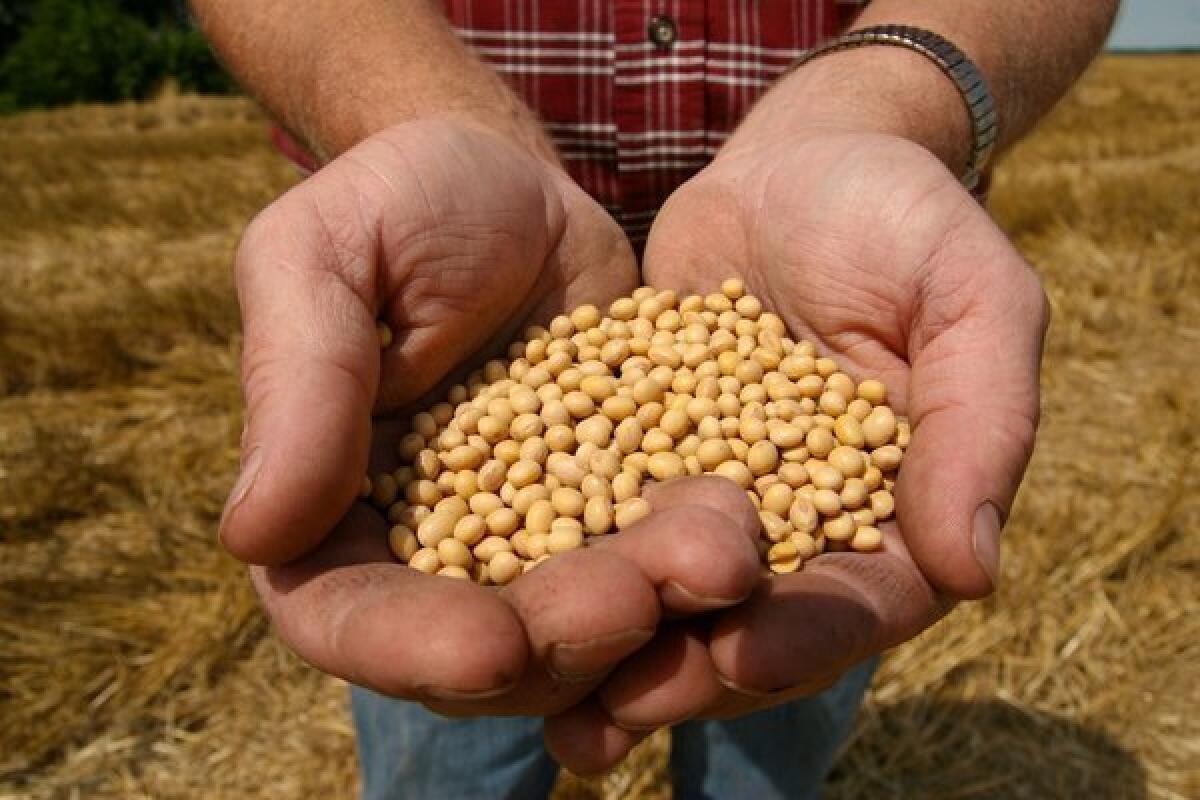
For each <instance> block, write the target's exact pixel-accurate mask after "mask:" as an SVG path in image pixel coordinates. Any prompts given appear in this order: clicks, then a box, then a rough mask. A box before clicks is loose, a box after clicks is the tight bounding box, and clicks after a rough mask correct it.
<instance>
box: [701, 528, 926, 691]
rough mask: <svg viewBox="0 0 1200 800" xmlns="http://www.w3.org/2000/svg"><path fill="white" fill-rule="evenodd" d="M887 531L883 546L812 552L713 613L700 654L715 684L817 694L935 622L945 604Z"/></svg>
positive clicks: (902, 547)
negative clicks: (793, 569)
mask: <svg viewBox="0 0 1200 800" xmlns="http://www.w3.org/2000/svg"><path fill="white" fill-rule="evenodd" d="M887 527H888V531H887V534H886V538H885V545H884V550H883V551H881V552H877V553H863V554H859V553H849V552H844V553H827V554H825V555H821V556H818V557H817V558H815V559H813V560H812V561H809V562H807V563H806V564H805V565H804V569H803V570H801V571H800V572H797V573H793V574H790V575H780V576H776V577H774V578H772V579H771V580H769V581H765V582H764V583H763V584H762V586H761V588H760V589H759V590H758V591H757V592H755V593H754V594H753V595H752V596H751V597H750V598H749V599H748V600H747V601H746V602H745V603H743V604H742V605H740V606H738V607H736V608H732V609H729V610H727V611H725V612H723V613H721V615H720V616H719V617H718V619H717V621H716V623H715V625H714V626H713V629H712V633H711V637H710V645H709V651H710V653H711V656H712V660H713V664H714V666H715V667H716V670H717V672H718V674H719V675H720V676H721V680H722V682H723V683H725V684H726V685H727V686H729V687H730V688H732V689H735V690H736V691H738V692H740V693H742V694H746V695H749V696H750V697H756V696H762V695H769V694H772V693H776V692H791V693H795V692H796V691H797V690H799V691H801V692H803V691H813V692H815V691H819V690H820V689H822V688H824V687H825V686H827V685H829V683H830V682H831V681H832V680H834V679H835V678H836V677H837V676H838V675H840V674H841V673H842V672H844V671H845V670H846V669H847V668H849V667H851V666H852V665H854V664H857V663H858V662H860V661H862V660H863V659H865V658H868V657H870V656H872V655H875V654H876V653H879V652H881V651H883V650H885V649H887V648H888V647H892V646H894V645H896V644H899V643H900V642H903V641H906V640H908V639H910V638H912V637H913V636H915V635H916V634H917V633H919V632H920V631H922V630H924V629H925V628H926V627H928V626H929V625H931V624H933V622H934V621H936V620H937V619H938V618H940V617H941V616H942V615H943V614H944V613H945V612H946V611H947V610H948V606H947V605H946V604H945V603H944V602H942V601H941V600H939V598H938V597H937V596H936V595H935V593H934V592H933V590H932V589H931V587H930V586H929V585H928V584H927V583H926V582H925V580H924V578H923V577H922V575H921V572H920V570H918V569H917V566H916V565H915V564H914V563H913V562H912V560H911V558H910V557H909V556H908V553H907V552H906V551H905V550H904V542H903V541H902V540H901V539H900V537H899V535H898V534H897V533H896V531H895V528H894V526H887Z"/></svg>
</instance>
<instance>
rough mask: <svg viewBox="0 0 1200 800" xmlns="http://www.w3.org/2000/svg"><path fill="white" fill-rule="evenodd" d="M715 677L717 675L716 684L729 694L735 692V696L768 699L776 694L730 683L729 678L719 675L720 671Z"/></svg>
mask: <svg viewBox="0 0 1200 800" xmlns="http://www.w3.org/2000/svg"><path fill="white" fill-rule="evenodd" d="M716 675H717V683H719V684H721V685H722V686H724V687H725V688H726V689H728V690H729V691H731V692H736V693H737V694H744V695H746V696H747V697H770V696H771V695H772V694H776V693H777V692H763V691H760V690H758V689H747V688H746V687H745V686H740V685H738V684H736V683H734V682H733V681H731V680H730V679H729V678H727V677H725V675H724V674H723V673H721V671H720V670H717V672H716Z"/></svg>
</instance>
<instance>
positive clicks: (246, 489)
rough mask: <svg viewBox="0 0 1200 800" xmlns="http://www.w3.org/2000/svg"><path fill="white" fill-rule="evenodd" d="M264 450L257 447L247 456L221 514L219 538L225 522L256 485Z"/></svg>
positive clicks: (218, 530)
mask: <svg viewBox="0 0 1200 800" xmlns="http://www.w3.org/2000/svg"><path fill="white" fill-rule="evenodd" d="M262 462H263V450H262V446H261V445H260V446H258V447H255V448H254V449H253V450H251V451H250V452H249V453H248V454H247V455H246V458H245V460H244V461H243V462H242V471H241V473H240V474H239V475H238V479H237V481H236V482H235V483H234V484H233V489H232V490H231V491H230V492H229V499H228V500H226V501H225V509H224V510H223V511H222V512H221V524H220V526H219V527H218V528H217V536H218V537H221V536H222V534H223V533H224V531H225V521H226V520H228V519H229V515H230V514H231V513H233V510H234V509H235V508H237V507H238V505H239V504H240V503H241V502H242V501H243V500H245V499H246V495H247V494H249V493H250V488H251V487H252V486H253V485H254V479H255V478H257V477H258V471H259V469H261V468H262Z"/></svg>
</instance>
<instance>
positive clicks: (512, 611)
mask: <svg viewBox="0 0 1200 800" xmlns="http://www.w3.org/2000/svg"><path fill="white" fill-rule="evenodd" d="M236 275H237V285H238V296H239V300H240V302H241V306H242V312H243V317H244V329H245V349H244V354H243V365H242V369H243V382H244V388H245V394H246V403H247V420H246V431H245V434H244V436H243V442H242V447H243V470H242V476H241V477H240V478H239V480H238V482H237V484H236V485H235V487H234V490H233V492H232V494H231V498H230V501H229V503H228V506H227V509H226V512H225V514H224V516H223V519H222V525H221V538H222V541H223V543H224V545H225V546H226V548H228V549H229V551H230V552H231V553H233V554H234V555H235V556H237V557H238V558H240V559H242V560H244V561H248V562H251V563H252V564H256V565H258V566H255V567H252V577H253V580H254V584H255V587H256V589H257V590H258V592H259V595H260V596H261V598H262V601H263V605H264V607H265V609H266V611H267V614H268V615H269V616H270V618H271V620H272V622H273V623H274V625H275V627H276V629H277V631H278V632H279V634H280V636H281V637H282V638H283V639H284V641H286V642H287V643H288V644H289V645H290V646H291V647H292V648H293V649H294V650H295V651H296V652H297V653H298V654H299V655H300V656H301V657H303V658H304V659H306V660H307V661H309V662H310V663H312V664H313V665H315V666H317V667H319V668H320V669H322V670H324V671H326V672H329V673H332V674H334V675H337V676H340V677H343V678H345V679H347V680H350V681H352V682H354V683H357V684H361V685H364V686H367V687H369V688H373V689H375V690H377V691H380V692H382V693H385V694H388V695H392V696H396V697H401V698H405V699H409V700H414V701H418V702H422V703H424V704H425V705H426V706H428V707H429V708H431V709H432V710H434V711H437V712H439V713H443V714H448V715H476V714H489V715H497V714H537V715H544V714H551V713H557V712H559V711H562V710H564V709H566V708H568V707H570V706H572V705H573V704H575V703H577V702H579V701H580V700H581V699H582V698H583V697H585V696H586V695H587V693H588V692H590V691H591V690H592V689H593V688H594V687H595V686H596V685H597V684H598V683H599V681H600V680H601V679H602V678H603V676H604V675H605V674H606V673H607V672H608V671H609V670H610V669H611V668H612V667H613V666H614V665H615V664H617V663H618V662H619V661H620V660H621V659H622V658H624V657H625V656H627V655H628V654H630V653H632V652H633V651H634V650H636V649H637V648H639V647H640V646H641V645H642V644H644V643H645V642H646V641H647V640H648V639H649V638H650V637H651V636H652V635H653V633H654V631H655V629H656V627H657V625H658V622H659V619H660V617H661V614H662V613H663V611H662V610H663V607H664V606H665V607H666V608H667V609H668V610H671V611H679V612H685V613H686V612H688V611H695V610H700V609H704V608H714V607H721V606H725V605H729V604H731V603H733V602H736V601H737V600H739V599H741V598H742V597H744V596H745V595H747V594H748V593H749V592H750V590H751V588H752V587H753V585H754V584H755V583H756V581H757V576H758V572H757V564H756V559H755V553H754V550H753V547H752V546H750V545H749V543H748V541H749V538H748V534H747V535H745V536H742V535H731V533H730V531H731V529H734V528H736V527H737V525H731V524H730V519H729V517H728V516H727V515H726V513H725V512H723V511H722V510H721V509H720V508H719V507H711V506H692V507H682V508H677V509H673V510H672V511H671V512H670V513H669V514H667V515H665V516H664V515H659V516H658V520H657V522H656V524H655V525H654V526H653V530H649V529H646V530H643V531H642V532H641V533H636V532H635V535H622V536H619V537H614V541H613V542H612V545H611V546H610V547H604V548H588V549H587V550H584V551H579V552H575V553H569V554H564V555H561V556H558V557H556V558H555V559H553V560H552V561H551V562H548V563H547V564H545V565H543V566H542V567H539V568H538V569H537V570H536V571H534V572H532V573H530V574H529V575H527V576H525V577H524V578H522V579H521V580H520V581H517V582H516V583H515V584H513V585H511V586H510V587H507V588H506V589H505V590H503V591H502V592H496V591H493V590H489V589H485V588H482V587H479V586H475V585H473V584H469V583H467V582H463V581H457V580H452V579H445V578H439V577H432V576H427V575H424V574H422V573H419V572H416V571H414V570H411V569H409V568H407V567H404V566H402V565H400V564H398V563H396V562H395V561H394V560H393V558H392V557H391V554H390V553H389V551H388V547H387V544H386V531H387V527H388V525H387V522H386V521H385V519H384V518H383V516H382V515H381V514H380V513H379V512H378V511H377V510H375V509H374V508H372V507H370V506H369V505H367V504H365V503H356V502H355V497H356V495H357V492H358V491H359V487H360V486H361V482H362V476H363V474H364V473H365V472H366V471H367V470H368V459H369V458H370V460H371V461H372V463H371V468H372V470H375V469H384V468H389V466H390V464H389V459H392V461H393V462H394V449H393V448H394V443H395V441H396V431H395V430H394V423H390V422H389V421H388V417H389V415H390V412H395V411H396V410H398V409H401V408H403V407H404V406H405V405H406V404H410V403H411V402H412V401H414V400H416V399H417V398H419V397H421V396H422V395H423V394H425V393H427V392H428V391H429V390H431V389H432V388H434V387H435V386H437V385H439V384H440V383H441V382H443V380H444V379H446V378H447V376H449V375H451V374H453V373H454V372H455V371H456V370H457V369H459V368H460V367H461V365H462V364H463V363H464V362H467V361H469V360H470V359H472V358H473V357H475V355H476V354H477V353H478V352H479V351H480V350H485V349H487V348H488V347H489V345H490V344H492V343H502V342H507V341H508V340H509V338H511V336H512V334H513V333H515V332H516V331H517V330H519V328H520V326H521V325H522V324H524V322H525V321H526V320H529V321H545V320H546V319H548V318H549V317H551V316H553V315H554V314H556V313H559V312H561V311H562V310H564V309H569V308H572V307H575V306H577V305H580V304H582V303H589V302H590V303H596V304H600V305H602V306H603V305H604V304H606V303H607V302H608V301H610V300H612V299H613V298H615V297H617V296H619V295H621V294H626V293H628V292H629V291H630V290H631V289H632V288H633V286H634V285H635V283H636V280H637V270H636V263H635V261H634V257H633V254H632V251H631V249H630V247H629V245H628V242H627V241H626V239H625V237H624V236H623V234H622V233H621V231H620V229H619V228H618V227H617V226H616V224H615V223H614V222H613V220H612V219H611V218H610V217H609V216H608V215H607V214H606V213H605V212H604V211H603V209H601V208H600V207H599V206H598V205H596V204H595V203H594V202H593V201H592V200H590V199H589V198H588V197H587V196H586V195H585V194H584V193H583V192H582V191H581V190H580V189H579V188H578V187H576V186H575V185H574V184H573V183H572V182H571V181H570V179H569V178H568V177H567V176H566V175H565V173H563V172H562V171H561V169H559V168H558V167H557V166H552V165H548V164H546V163H545V162H544V161H542V160H538V159H537V158H534V157H532V156H530V155H529V154H528V153H527V152H526V151H524V150H522V149H520V148H517V147H514V146H513V145H512V144H510V143H509V142H508V141H506V140H504V139H501V138H499V137H497V136H495V135H494V134H493V133H491V132H487V131H484V130H482V129H479V128H474V127H469V126H467V125H464V124H462V123H456V122H448V121H423V122H416V123H408V124H404V125H400V126H397V127H394V128H391V129H389V130H386V131H384V132H382V133H380V134H377V135H375V136H373V137H371V138H370V139H368V140H366V141H364V142H363V143H362V144H360V145H358V146H357V147H355V148H353V149H352V150H350V151H348V152H347V153H346V154H344V155H343V156H341V157H340V158H338V159H337V160H335V161H333V162H331V163H330V164H329V165H328V166H327V167H325V168H324V169H322V170H321V171H320V172H318V173H316V174H315V175H313V176H312V177H311V178H309V179H308V180H307V181H305V182H304V183H303V184H301V185H300V186H298V187H296V188H295V189H293V190H292V191H290V192H288V193H287V194H285V195H284V196H283V197H281V198H280V199H279V200H277V201H276V202H275V203H274V204H272V205H271V206H270V207H269V208H267V209H266V210H265V211H264V212H263V213H262V214H261V215H260V216H259V217H258V218H257V219H256V220H255V221H254V222H253V223H252V224H251V226H250V227H249V229H248V230H247V232H246V234H245V236H244V238H243V241H242V244H241V247H240V248H239V252H238V257H237V265H236ZM377 319H382V320H383V321H384V322H386V323H387V324H388V325H389V326H390V327H391V328H392V330H393V331H395V341H394V342H393V344H392V345H391V347H389V348H388V349H386V350H384V351H382V353H381V351H380V348H379V342H378V338H377V334H376V328H375V323H376V320H377ZM373 413H374V414H375V416H374V418H373V417H372V414H373ZM373 436H374V439H375V441H374V442H372V438H373ZM755 522H756V521H755ZM741 524H742V525H743V526H744V524H748V523H745V522H744V521H743V523H741ZM685 531H686V536H684V535H683V534H684V532H685ZM679 538H683V539H684V541H685V542H686V544H682V545H678V544H677V545H675V546H669V544H668V540H671V539H679ZM722 543H723V544H722ZM714 549H715V551H716V552H718V553H725V554H727V557H723V558H721V559H720V560H718V561H717V562H715V565H713V566H712V567H711V568H710V569H709V570H708V571H707V572H704V573H698V572H697V570H695V569H693V568H692V567H690V566H689V562H688V559H689V558H690V557H692V556H694V555H696V554H699V553H705V554H711V553H712V552H714ZM598 730H599V729H598Z"/></svg>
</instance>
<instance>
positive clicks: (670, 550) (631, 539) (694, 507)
mask: <svg viewBox="0 0 1200 800" xmlns="http://www.w3.org/2000/svg"><path fill="white" fill-rule="evenodd" d="M643 496H644V497H645V499H646V500H647V501H648V502H649V503H650V507H651V509H652V513H651V514H650V515H649V516H647V517H645V518H644V519H641V520H639V521H638V522H637V523H635V524H633V525H631V526H630V527H629V528H627V529H626V530H624V531H622V532H620V533H619V534H616V535H615V536H609V537H601V538H599V539H597V540H595V545H596V547H597V548H599V549H604V550H610V551H612V552H614V553H618V554H620V555H621V556H623V557H625V558H627V559H628V560H630V561H631V562H633V563H634V564H636V565H637V566H638V567H639V568H640V569H641V570H642V571H643V572H644V573H645V574H646V576H647V577H648V578H649V579H650V581H651V582H652V583H653V584H654V585H655V586H657V587H658V591H659V597H660V598H661V600H662V602H663V605H664V606H665V607H666V609H667V610H669V611H671V612H674V613H682V614H695V613H700V612H703V611H709V610H712V609H714V608H723V607H726V606H730V605H735V604H736V603H738V602H740V601H741V600H742V599H743V598H745V597H746V596H747V595H748V594H749V593H750V592H751V591H752V590H753V589H754V586H755V585H756V584H757V583H758V581H759V580H760V575H761V572H760V570H761V567H760V565H759V559H758V551H757V549H755V546H754V544H753V542H754V540H755V538H756V537H757V536H758V530H759V520H758V514H757V512H755V510H754V506H753V505H752V504H751V503H750V501H749V499H747V497H746V494H745V492H743V491H742V490H741V489H739V488H738V487H737V485H736V484H734V483H733V482H732V481H730V480H728V479H726V478H720V477H716V476H711V475H708V476H699V477H694V478H679V479H676V480H673V481H668V482H666V483H661V484H652V485H651V486H648V487H647V488H646V491H645V492H644V493H643Z"/></svg>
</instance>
